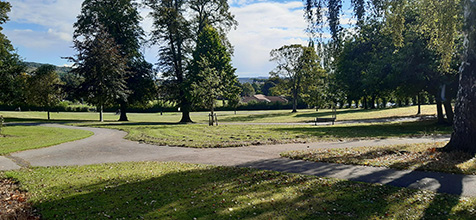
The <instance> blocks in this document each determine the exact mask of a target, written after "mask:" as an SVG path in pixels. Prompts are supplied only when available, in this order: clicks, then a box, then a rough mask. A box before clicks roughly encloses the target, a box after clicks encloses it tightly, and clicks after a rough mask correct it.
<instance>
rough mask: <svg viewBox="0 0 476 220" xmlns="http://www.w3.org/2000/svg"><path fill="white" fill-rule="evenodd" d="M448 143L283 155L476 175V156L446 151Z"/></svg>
mask: <svg viewBox="0 0 476 220" xmlns="http://www.w3.org/2000/svg"><path fill="white" fill-rule="evenodd" d="M445 144H446V143H423V144H411V145H410V144H406V145H395V146H378V147H353V148H339V149H319V150H306V151H289V152H284V153H281V156H283V157H287V158H291V159H296V160H307V161H314V162H327V163H341V164H354V165H363V166H375V167H388V168H394V169H401V170H424V171H436V172H446V173H460V174H469V175H476V158H475V157H474V156H473V155H471V154H468V153H463V152H449V153H447V152H442V151H441V150H440V149H441V148H442V147H444V146H445Z"/></svg>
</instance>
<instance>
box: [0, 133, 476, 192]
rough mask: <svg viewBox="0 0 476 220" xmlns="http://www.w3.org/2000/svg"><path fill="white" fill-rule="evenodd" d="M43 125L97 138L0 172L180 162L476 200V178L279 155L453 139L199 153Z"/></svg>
mask: <svg viewBox="0 0 476 220" xmlns="http://www.w3.org/2000/svg"><path fill="white" fill-rule="evenodd" d="M43 126H52V127H60V128H73V129H82V130H88V131H92V132H94V135H93V136H91V137H89V138H86V139H82V140H78V141H73V142H69V143H63V144H60V145H56V146H53V147H48V148H42V149H36V150H28V151H23V152H18V153H12V154H10V155H8V156H6V157H0V170H2V169H3V170H9V169H18V168H20V167H21V166H68V165H86V164H98V163H109V162H126V161H178V162H185V163H201V164H212V165H223V166H239V167H254V168H259V169H267V170H276V171H283V172H291V173H302V174H307V175H317V176H327V177H334V178H339V179H348V180H356V181H362V182H370V183H382V184H389V185H394V186H403V187H412V188H419V189H427V190H433V191H437V192H445V193H452V194H458V195H463V196H476V176H473V175H456V174H444V173H432V172H421V171H398V170H393V169H387V168H375V167H363V166H352V165H341V164H327V163H313V162H305V161H294V160H289V159H285V158H280V156H279V153H280V152H283V151H288V150H305V149H316V148H341V147H357V146H380V145H394V144H407V143H424V142H434V141H445V140H448V138H449V137H448V136H432V137H423V138H389V139H378V140H363V141H345V142H321V143H310V144H284V145H263V146H248V147H237V148H212V149H196V148H182V147H168V146H156V145H150V144H141V143H138V142H134V141H129V140H126V139H124V136H125V135H126V132H123V131H118V130H111V129H103V128H89V127H72V126H65V125H56V124H46V125H43Z"/></svg>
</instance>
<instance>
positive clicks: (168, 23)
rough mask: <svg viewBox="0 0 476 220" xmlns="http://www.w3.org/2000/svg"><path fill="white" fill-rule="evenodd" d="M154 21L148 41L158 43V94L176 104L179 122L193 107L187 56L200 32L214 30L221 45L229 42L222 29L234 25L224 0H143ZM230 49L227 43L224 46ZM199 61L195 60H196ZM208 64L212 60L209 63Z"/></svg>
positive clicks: (188, 120) (196, 43)
mask: <svg viewBox="0 0 476 220" xmlns="http://www.w3.org/2000/svg"><path fill="white" fill-rule="evenodd" d="M145 4H146V5H147V6H149V7H150V8H151V9H152V11H151V12H150V15H151V17H152V18H153V20H154V27H153V31H152V35H151V36H152V38H151V40H152V42H153V43H155V44H157V45H160V50H159V68H160V72H161V73H162V77H163V78H164V79H163V82H162V85H161V87H162V90H163V91H162V93H163V96H164V98H165V99H166V100H168V101H172V102H175V103H178V105H179V106H180V108H181V110H182V113H183V114H182V119H181V122H185V123H186V122H191V121H192V120H191V118H190V111H191V107H192V106H193V104H194V103H193V91H191V86H190V85H191V83H193V81H190V80H189V79H190V78H192V77H190V76H189V75H190V73H189V72H188V71H187V70H188V69H189V67H188V66H187V65H188V63H189V61H190V60H189V58H190V57H193V56H191V55H192V54H191V53H192V51H194V50H195V48H194V46H195V47H196V46H198V45H199V44H198V39H199V35H200V33H201V32H202V31H203V30H204V29H205V27H206V26H207V25H210V26H212V27H213V28H215V29H216V30H218V33H219V36H220V38H221V42H222V45H229V43H228V41H227V39H226V31H228V30H229V29H230V28H231V27H233V26H235V25H236V21H235V20H234V17H233V16H232V15H231V13H230V12H229V6H228V2H227V1H224V0H214V1H203V0H190V1H181V0H163V1H157V0H146V1H145ZM227 48H228V50H231V46H228V47H227ZM198 61H199V60H197V59H196V62H198ZM210 64H211V65H214V63H212V62H210Z"/></svg>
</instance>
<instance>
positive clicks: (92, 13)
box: [74, 0, 157, 121]
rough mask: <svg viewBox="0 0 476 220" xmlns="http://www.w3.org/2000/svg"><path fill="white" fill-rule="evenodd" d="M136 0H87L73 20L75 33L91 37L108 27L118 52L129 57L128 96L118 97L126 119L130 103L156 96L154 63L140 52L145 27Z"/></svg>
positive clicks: (144, 102) (138, 102)
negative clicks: (74, 20)
mask: <svg viewBox="0 0 476 220" xmlns="http://www.w3.org/2000/svg"><path fill="white" fill-rule="evenodd" d="M138 8H139V3H137V2H136V1H135V0H99V1H97V0H86V1H84V2H83V4H82V10H81V14H80V15H79V16H78V20H77V22H76V23H75V24H74V27H75V32H74V37H75V38H76V39H77V38H78V37H80V36H82V37H87V36H89V37H91V36H93V35H96V34H98V33H99V32H101V31H105V32H106V33H108V34H109V35H110V37H111V39H112V40H113V41H114V43H115V44H116V45H117V47H118V48H117V49H118V51H119V55H120V56H123V57H124V59H125V60H126V61H127V63H126V64H127V65H126V68H125V70H126V71H125V72H124V73H123V77H124V80H125V86H126V88H127V89H128V96H127V99H124V98H119V99H118V100H117V101H118V102H119V104H120V105H121V119H120V120H125V121H127V116H126V110H127V106H126V105H127V104H132V105H145V104H147V102H149V101H150V100H153V99H155V98H156V96H157V88H156V85H155V81H154V72H153V71H152V64H149V63H147V62H146V61H145V59H144V55H143V54H142V53H141V51H140V49H141V45H142V42H143V41H144V39H143V36H144V31H143V29H142V27H141V25H140V22H141V21H142V17H141V16H140V14H139V11H138Z"/></svg>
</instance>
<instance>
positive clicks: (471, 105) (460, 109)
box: [305, 0, 476, 154]
mask: <svg viewBox="0 0 476 220" xmlns="http://www.w3.org/2000/svg"><path fill="white" fill-rule="evenodd" d="M323 2H326V1H320V0H308V1H306V6H305V10H306V18H307V20H308V21H309V23H310V29H312V30H315V27H320V26H321V25H322V23H323V19H322V14H321V13H322V8H323V7H322V4H323ZM327 2H328V3H329V6H331V7H328V10H329V16H328V17H329V24H330V29H331V32H332V34H333V36H338V32H339V31H338V29H336V27H339V25H338V19H339V16H338V15H339V12H340V7H341V0H327ZM353 2H354V11H355V12H359V10H357V8H362V7H361V6H362V5H364V4H366V1H353ZM369 2H370V3H372V5H373V7H374V8H376V9H378V10H376V11H380V12H382V11H385V10H382V9H385V6H384V3H385V2H386V1H384V0H377V1H376V0H370V1H369ZM409 3H414V4H418V8H419V9H420V10H421V11H422V12H423V13H422V16H420V17H419V23H420V24H421V25H420V28H419V30H421V31H422V32H424V33H429V34H430V42H431V43H430V44H429V46H430V47H433V48H434V49H435V50H436V51H437V52H439V53H440V54H441V56H442V59H441V68H449V67H450V64H451V57H452V56H453V55H454V54H453V51H454V39H455V37H456V36H457V34H458V29H459V26H460V25H459V24H463V25H462V26H463V28H462V30H463V34H464V38H465V40H464V58H463V62H462V64H461V66H460V70H459V75H460V80H459V86H458V95H457V99H456V106H455V116H454V123H453V128H454V131H453V134H452V135H451V139H450V142H449V143H448V144H447V145H446V146H445V150H446V151H457V150H459V151H465V152H469V153H473V154H475V153H476V147H475V146H476V91H475V90H476V86H475V81H476V71H475V69H476V67H475V61H476V41H475V40H476V30H475V29H474V26H475V25H474V21H475V19H476V0H448V1H435V0H418V1H406V0H402V1H390V6H391V7H389V8H390V10H387V12H388V13H385V15H386V17H387V18H386V19H387V20H388V21H389V24H390V28H389V29H390V30H391V31H392V33H393V34H394V41H395V44H396V45H400V44H401V43H402V39H403V38H402V34H401V33H402V31H403V29H404V28H403V24H404V22H405V18H404V13H405V7H406V6H407V5H408V4H409ZM381 5H382V6H383V7H379V6H381ZM339 6H340V7H339ZM356 6H357V7H356ZM461 6H462V7H461ZM359 13H360V14H362V12H359ZM359 13H356V14H359ZM358 17H360V16H358ZM461 18H462V21H461ZM333 30H334V31H333Z"/></svg>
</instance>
